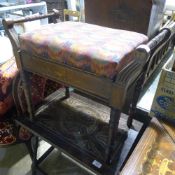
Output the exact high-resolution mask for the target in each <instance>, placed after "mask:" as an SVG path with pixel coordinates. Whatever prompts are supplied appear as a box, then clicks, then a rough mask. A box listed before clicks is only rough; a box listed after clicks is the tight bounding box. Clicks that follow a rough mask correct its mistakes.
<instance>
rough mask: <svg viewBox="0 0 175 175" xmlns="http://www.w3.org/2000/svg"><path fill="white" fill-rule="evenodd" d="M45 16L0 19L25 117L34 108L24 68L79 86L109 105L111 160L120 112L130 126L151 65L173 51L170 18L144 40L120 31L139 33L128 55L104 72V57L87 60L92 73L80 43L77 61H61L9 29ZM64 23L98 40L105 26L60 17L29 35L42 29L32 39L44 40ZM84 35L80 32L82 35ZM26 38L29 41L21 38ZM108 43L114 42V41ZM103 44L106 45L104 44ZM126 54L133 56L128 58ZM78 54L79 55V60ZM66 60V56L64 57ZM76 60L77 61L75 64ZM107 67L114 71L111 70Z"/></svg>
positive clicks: (108, 149) (108, 152)
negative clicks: (11, 53)
mask: <svg viewBox="0 0 175 175" xmlns="http://www.w3.org/2000/svg"><path fill="white" fill-rule="evenodd" d="M48 16H54V17H57V16H58V13H52V14H49V15H41V16H35V17H29V18H23V19H18V20H3V25H4V27H5V30H6V32H7V34H8V36H9V38H10V40H11V42H12V44H13V49H14V53H15V57H16V62H17V66H18V68H19V70H20V73H21V77H22V81H23V88H24V90H25V96H26V100H27V104H28V111H29V114H30V120H31V121H35V117H34V109H33V106H32V102H31V96H30V88H29V85H28V83H27V82H28V81H27V72H34V73H36V74H38V75H41V76H45V77H48V78H50V79H52V80H54V81H57V82H61V83H64V84H66V85H67V86H72V87H74V88H75V89H78V90H79V91H81V92H83V93H84V94H88V95H89V96H91V97H93V98H95V99H97V100H98V101H100V102H101V103H103V104H106V105H107V106H109V107H110V108H111V114H110V120H109V134H108V144H107V145H108V146H107V147H106V151H105V153H104V156H105V160H106V162H107V163H110V162H111V161H112V154H113V151H114V149H115V148H113V143H114V138H115V135H116V131H117V129H118V123H119V119H120V114H121V112H124V113H126V114H128V113H129V114H130V118H129V120H128V125H129V126H131V124H132V118H133V115H134V113H135V109H136V103H137V100H138V97H139V95H140V92H141V89H142V87H143V86H144V84H145V83H146V81H147V80H148V78H149V77H150V76H151V74H152V72H153V71H154V70H155V68H156V67H157V66H158V65H159V64H160V62H162V61H163V60H164V59H165V55H166V54H168V53H170V52H172V49H173V47H174V43H172V42H173V39H174V33H175V23H173V24H171V26H166V28H162V30H161V31H159V32H158V34H157V35H156V36H155V37H154V38H153V39H151V40H149V39H148V38H147V37H146V36H143V35H142V34H136V33H132V32H129V33H128V32H127V31H123V32H124V35H123V37H124V36H126V35H125V34H127V36H128V37H131V35H133V38H135V39H136V40H137V39H138V38H140V42H139V44H138V43H137V44H135V42H137V41H136V40H135V41H134V42H132V44H133V45H135V47H134V48H132V52H130V51H129V52H128V53H129V55H127V57H125V58H124V60H123V61H122V60H120V62H115V61H114V62H112V64H111V65H110V66H109V67H108V68H107V69H105V70H107V71H103V69H100V67H103V65H104V64H105V63H106V60H105V59H106V58H105V59H104V60H103V62H102V64H100V63H99V62H98V61H96V60H95V61H94V60H91V61H92V62H91V63H90V66H91V65H92V64H94V65H96V63H97V65H96V66H97V67H98V66H99V68H97V70H100V71H99V72H98V71H97V72H95V70H93V68H92V69H90V68H89V69H87V65H86V66H84V67H81V63H82V62H81V61H83V60H84V59H86V58H87V55H86V54H85V53H81V50H79V47H76V48H75V50H74V51H77V50H78V53H77V54H80V55H79V57H78V59H77V60H79V61H78V62H77V60H76V58H75V59H74V60H72V59H69V60H66V61H67V63H66V64H65V62H66V61H65V60H64V61H56V60H55V59H56V58H57V57H56V56H54V55H52V53H51V57H52V56H53V58H55V59H50V58H49V59H48V55H47V54H48V53H46V52H44V51H45V50H46V48H43V49H42V48H41V47H40V46H39V45H36V48H37V49H35V47H34V46H35V44H36V43H30V41H32V40H31V39H32V38H30V37H31V36H29V34H24V35H21V36H20V38H19V37H18V36H17V35H16V34H15V31H14V28H13V26H14V24H16V23H21V22H27V21H33V20H36V19H42V18H45V17H48ZM65 25H66V27H67V25H69V26H68V27H67V30H66V31H67V32H68V31H69V32H73V33H74V29H75V28H76V29H77V28H78V30H79V32H78V34H80V32H82V33H83V31H81V30H83V29H84V30H92V31H93V30H97V31H96V32H95V35H92V36H93V37H94V40H95V38H96V37H99V38H100V39H101V37H103V35H104V32H105V30H106V28H104V27H100V26H99V27H97V26H94V25H91V24H85V23H74V22H62V23H57V24H51V25H47V26H45V27H44V28H41V29H40V30H39V31H36V33H35V32H34V33H33V34H34V35H35V34H37V33H42V37H41V38H38V39H37V43H38V42H39V41H40V39H41V40H42V38H46V39H47V37H46V36H48V30H53V28H57V27H58V28H57V29H58V30H61V29H62V27H63V26H64V27H65ZM73 26H74V27H73ZM64 27H63V28H64ZM96 27H97V28H96ZM69 29H70V30H69ZM108 30H109V31H108V32H107V31H106V32H107V36H108V35H110V34H111V33H112V36H113V37H112V38H113V39H114V36H115V34H117V32H121V31H118V30H113V29H108ZM63 31H64V30H63ZM100 31H101V32H102V33H103V35H102V34H100ZM115 32H116V33H115ZM125 32H126V33H125ZM45 34H46V35H45ZM65 34H66V33H65ZM31 35H32V33H31ZM59 35H60V32H59ZM59 35H58V36H59ZM55 36H56V35H55V34H54V37H55ZM83 36H84V37H85V36H87V35H83ZM28 37H29V38H30V39H29V38H28ZM50 37H51V36H50V35H49V38H50ZM28 39H29V40H28ZM81 39H82V38H81ZM86 39H87V38H86ZM147 40H148V41H147ZM26 41H29V42H27V43H26ZM76 41H77V40H76ZM24 42H25V44H27V45H26V47H24ZM105 42H106V41H105ZM66 43H67V42H66ZM68 43H69V42H68ZM68 43H67V44H68ZM111 43H113V41H112V42H111ZM120 43H121V42H120ZM28 44H29V45H28ZM124 45H125V44H124ZM124 45H123V47H124ZM66 46H67V47H66V49H68V50H69V49H71V45H69V44H68V45H66ZM97 46H98V45H96V44H95V46H94V47H93V48H92V47H91V48H89V49H88V50H90V51H91V50H93V49H96V48H97ZM105 46H106V47H107V45H105ZM123 47H121V48H123ZM127 47H128V45H126V48H127ZM100 48H101V46H99V47H98V49H100ZM109 48H111V49H112V48H113V44H111V45H110V47H109ZM35 51H36V52H35ZM37 51H39V52H40V53H41V54H37ZM42 52H43V53H42ZM95 53H96V52H95ZM128 53H127V54H128ZM131 53H132V54H131ZM97 54H98V52H97ZM102 55H103V54H102ZM71 56H72V55H71ZM74 56H75V55H74ZM104 56H105V55H104ZM130 56H132V58H131V57H130ZM63 57H64V55H62V53H61V52H60V57H59V58H60V59H62V58H63ZM82 57H83V60H81V59H80V58H82ZM59 58H57V59H59ZM65 59H67V57H66V58H65ZM88 59H89V57H88ZM92 59H93V58H92ZM116 59H117V58H116ZM122 59H123V58H122ZM127 60H129V61H127ZM69 61H71V62H69ZM86 61H87V60H86ZM125 61H126V62H125ZM75 63H77V64H76V65H75ZM110 63H111V62H110V61H109V64H110ZM82 64H83V63H82ZM118 65H119V66H118ZM107 66H108V65H107ZM116 66H118V69H117V71H115V70H116V69H115V67H116ZM92 67H93V66H92ZM111 69H112V70H113V71H112V72H111Z"/></svg>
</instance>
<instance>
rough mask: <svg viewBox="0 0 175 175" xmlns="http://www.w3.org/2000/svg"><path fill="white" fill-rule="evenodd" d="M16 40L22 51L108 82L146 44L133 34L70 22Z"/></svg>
mask: <svg viewBox="0 0 175 175" xmlns="http://www.w3.org/2000/svg"><path fill="white" fill-rule="evenodd" d="M19 39H20V44H21V49H22V50H25V51H28V52H30V53H33V54H35V55H39V56H41V57H43V56H44V57H45V58H47V59H53V60H56V61H58V62H59V63H64V64H67V65H70V66H73V67H76V68H79V69H83V70H85V71H88V72H91V73H95V74H96V75H98V76H103V77H107V78H110V79H113V78H114V77H115V75H116V74H117V72H118V71H119V70H121V69H122V68H123V67H124V66H125V65H126V64H128V63H129V62H130V61H131V60H133V59H134V57H133V51H134V49H135V48H136V47H137V46H138V45H140V44H142V43H145V42H146V41H147V40H148V38H147V37H146V36H145V35H143V34H140V33H136V32H131V31H124V30H117V29H111V28H107V27H101V26H97V25H92V24H87V23H81V22H70V21H69V22H61V23H57V24H49V25H46V26H43V27H41V28H40V29H37V30H35V31H32V32H29V33H24V34H22V35H20V37H19Z"/></svg>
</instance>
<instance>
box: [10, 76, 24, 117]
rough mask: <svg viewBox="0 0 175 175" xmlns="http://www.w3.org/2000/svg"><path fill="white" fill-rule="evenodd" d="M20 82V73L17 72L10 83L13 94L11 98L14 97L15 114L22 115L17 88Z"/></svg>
mask: <svg viewBox="0 0 175 175" xmlns="http://www.w3.org/2000/svg"><path fill="white" fill-rule="evenodd" d="M20 84H21V80H20V75H19V74H17V75H16V77H15V78H14V80H13V85H12V96H13V99H14V103H15V107H16V112H17V116H21V115H22V108H21V104H20V99H19V96H18V94H19V89H20Z"/></svg>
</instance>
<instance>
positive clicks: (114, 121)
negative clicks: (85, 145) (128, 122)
mask: <svg viewBox="0 0 175 175" xmlns="http://www.w3.org/2000/svg"><path fill="white" fill-rule="evenodd" d="M120 114H121V111H120V110H117V109H114V108H111V113H110V120H109V134H108V144H107V148H106V153H105V154H106V163H108V164H109V163H111V152H112V149H113V145H114V140H115V135H116V132H117V129H118V124H119V119H120Z"/></svg>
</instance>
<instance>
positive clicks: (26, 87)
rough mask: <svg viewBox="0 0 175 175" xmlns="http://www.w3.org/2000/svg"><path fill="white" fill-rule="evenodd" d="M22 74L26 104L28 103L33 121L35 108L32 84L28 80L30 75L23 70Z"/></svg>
mask: <svg viewBox="0 0 175 175" xmlns="http://www.w3.org/2000/svg"><path fill="white" fill-rule="evenodd" d="M20 73H21V74H20V75H21V80H22V86H23V88H24V94H25V98H26V103H27V109H28V112H29V116H30V119H31V120H33V118H34V107H33V104H32V95H31V89H30V84H29V80H28V73H27V72H26V71H23V70H21V71H20Z"/></svg>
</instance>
